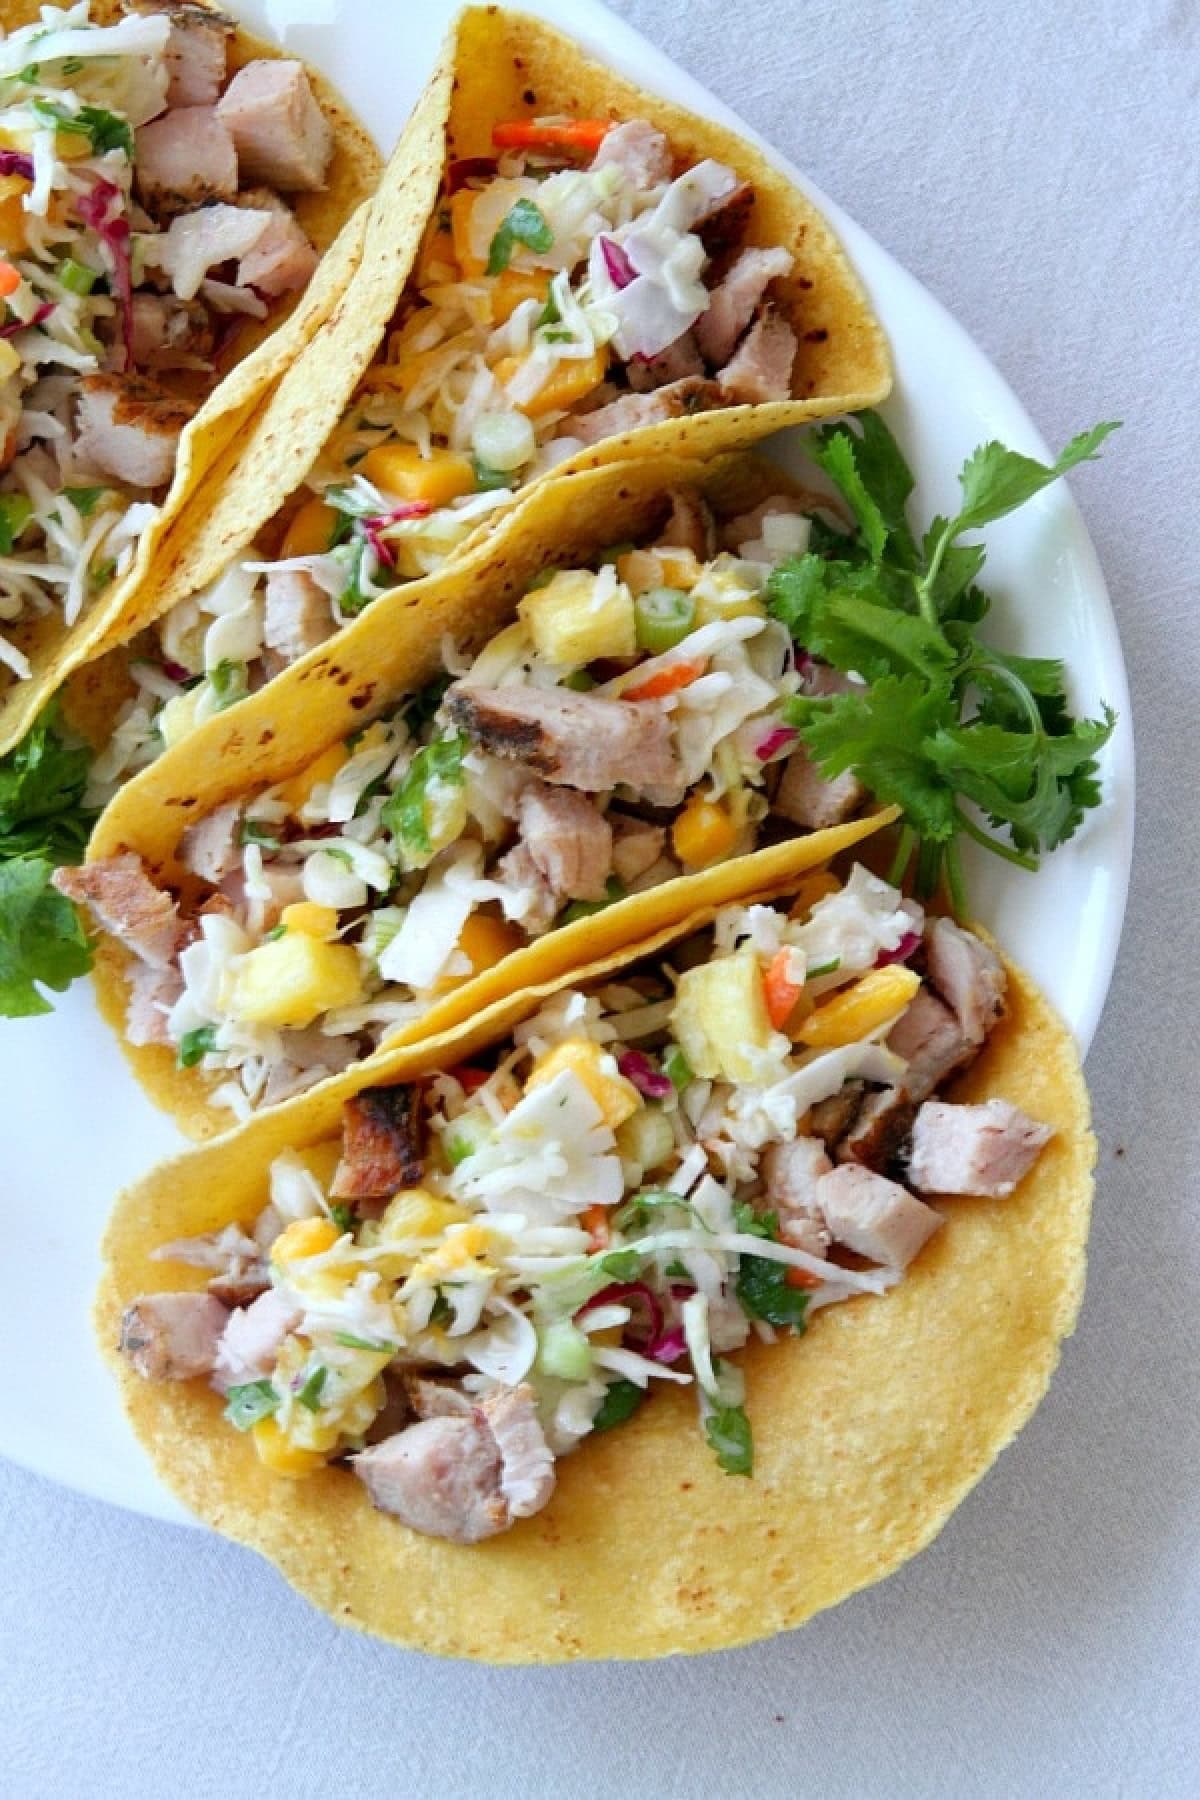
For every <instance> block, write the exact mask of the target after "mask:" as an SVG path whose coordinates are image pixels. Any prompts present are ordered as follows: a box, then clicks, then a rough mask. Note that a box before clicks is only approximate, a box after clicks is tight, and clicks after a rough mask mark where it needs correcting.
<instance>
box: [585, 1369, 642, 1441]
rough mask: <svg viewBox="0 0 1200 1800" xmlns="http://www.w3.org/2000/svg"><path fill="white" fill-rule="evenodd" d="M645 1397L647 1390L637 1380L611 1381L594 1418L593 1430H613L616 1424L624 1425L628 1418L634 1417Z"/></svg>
mask: <svg viewBox="0 0 1200 1800" xmlns="http://www.w3.org/2000/svg"><path fill="white" fill-rule="evenodd" d="M645 1398H646V1394H645V1390H644V1389H643V1388H640V1387H639V1386H638V1385H637V1383H636V1382H635V1381H610V1382H609V1384H608V1391H607V1393H606V1394H605V1396H604V1398H603V1400H602V1401H601V1402H600V1410H599V1411H598V1412H597V1414H596V1416H595V1418H594V1419H593V1420H592V1430H593V1431H611V1430H612V1428H613V1426H614V1425H623V1424H624V1423H625V1421H626V1419H631V1418H632V1417H633V1415H634V1413H635V1412H636V1411H637V1409H638V1407H639V1406H640V1405H641V1404H642V1401H643V1400H644V1399H645Z"/></svg>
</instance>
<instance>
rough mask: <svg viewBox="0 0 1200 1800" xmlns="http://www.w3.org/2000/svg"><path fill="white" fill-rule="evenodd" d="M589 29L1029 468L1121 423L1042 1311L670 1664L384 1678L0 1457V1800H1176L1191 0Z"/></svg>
mask: <svg viewBox="0 0 1200 1800" xmlns="http://www.w3.org/2000/svg"><path fill="white" fill-rule="evenodd" d="M617 4H618V6H619V10H620V11H621V12H622V13H624V14H625V15H626V16H627V17H628V18H629V19H630V21H631V22H632V23H634V24H635V25H637V26H639V27H640V28H641V29H642V30H643V31H644V32H645V33H646V34H647V35H648V36H650V37H652V38H654V39H656V40H657V41H658V42H660V43H662V44H663V45H664V47H665V48H666V49H668V50H669V51H670V52H671V53H672V54H673V55H674V56H675V57H676V59H677V60H678V61H680V62H681V63H682V64H683V65H684V66H685V67H687V68H690V69H691V70H693V71H694V72H695V73H696V74H697V75H698V76H699V77H700V78H701V79H702V80H703V81H705V82H706V83H707V84H708V85H710V86H711V87H712V88H713V89H715V90H716V92H717V93H719V94H720V95H722V96H723V97H724V98H725V99H726V100H728V101H729V102H730V103H731V104H732V105H733V106H735V107H736V108H737V109H738V110H739V111H740V112H742V113H743V114H744V115H745V116H746V117H747V118H748V119H750V120H751V121H752V122H753V123H754V124H755V125H756V126H757V127H758V128H759V129H760V130H761V131H763V132H764V133H765V134H766V136H767V137H768V138H769V139H771V140H773V141H774V142H775V143H777V144H778V145H779V146H780V147H781V148H782V149H783V150H785V151H787V152H788V154H790V155H791V156H792V157H793V158H794V159H795V160H796V161H797V162H798V163H800V164H801V165H802V166H803V167H805V168H807V169H808V170H810V171H811V173H812V175H813V176H814V178H815V179H816V180H817V181H818V182H820V183H821V184H822V185H823V186H824V187H825V188H826V189H827V191H828V192H829V193H831V194H833V195H835V196H836V197H837V198H838V199H839V200H840V201H841V202H842V203H843V204H844V205H845V206H846V207H847V208H848V210H849V211H850V212H851V213H853V214H854V215H856V216H857V218H858V219H859V220H861V222H862V223H863V224H864V225H865V226H866V227H867V228H868V229H869V230H870V231H872V232H873V233H874V234H875V235H876V236H877V237H879V238H880V239H881V240H882V241H883V242H884V243H885V244H886V245H888V246H889V247H890V248H891V249H892V250H893V251H894V252H895V253H896V254H897V256H899V257H900V258H901V259H902V260H903V261H904V262H905V263H907V264H908V266H909V267H910V268H911V269H913V270H914V272H915V273H916V274H918V275H919V276H920V277H921V278H922V279H923V280H924V281H925V282H927V283H928V285H929V286H930V287H931V288H932V289H933V290H934V292H935V293H936V294H938V295H939V296H940V298H941V299H942V300H943V301H945V302H946V304H947V305H948V306H949V307H950V309H951V311H952V312H954V313H955V314H956V315H957V317H958V318H959V319H960V320H961V321H962V322H963V324H964V325H965V326H966V327H967V328H968V329H969V330H970V331H971V332H972V333H973V334H974V335H975V337H976V338H977V339H978V340H979V342H980V343H981V344H982V345H983V346H984V348H985V349H986V350H987V351H988V352H989V353H990V354H991V355H992V357H993V358H994V359H995V361H996V362H997V363H998V364H999V366H1000V368H1001V369H1002V370H1004V372H1005V373H1006V374H1007V376H1008V377H1009V379H1010V380H1011V381H1012V383H1013V384H1014V386H1015V387H1016V388H1017V390H1018V392H1019V393H1020V394H1021V395H1022V396H1023V398H1024V399H1025V400H1026V402H1027V403H1028V405H1029V406H1030V408H1031V410H1032V412H1033V414H1034V417H1035V418H1036V420H1037V422H1038V424H1039V425H1040V427H1041V428H1042V430H1043V432H1044V433H1045V435H1046V437H1047V438H1048V439H1049V441H1050V442H1051V443H1052V444H1055V445H1057V444H1061V443H1063V442H1065V440H1066V439H1067V438H1068V437H1069V436H1070V435H1071V434H1072V433H1073V432H1074V431H1076V430H1078V429H1079V428H1080V427H1081V426H1083V425H1086V424H1089V423H1091V422H1092V421H1093V420H1094V419H1097V418H1100V417H1113V416H1116V417H1120V418H1123V419H1124V420H1125V421H1126V424H1125V429H1124V431H1123V432H1121V434H1120V435H1119V437H1118V439H1117V440H1116V441H1115V442H1114V444H1113V445H1112V446H1111V448H1110V450H1109V452H1108V453H1107V454H1106V457H1105V460H1104V461H1103V462H1102V463H1101V464H1099V465H1098V466H1096V467H1094V468H1091V469H1089V470H1088V471H1087V472H1086V475H1085V476H1084V478H1082V479H1081V480H1079V481H1078V483H1077V484H1076V491H1077V493H1078V495H1079V497H1080V499H1081V502H1082V505H1083V509H1084V513H1085V515H1086V517H1087V520H1088V523H1089V525H1090V527H1091V530H1092V532H1093V535H1094V537H1095V540H1096V543H1097V546H1098V548H1099V551H1100V555H1101V559H1102V561H1103V563H1104V567H1105V569H1106V572H1107V575H1108V579H1109V582H1110V584H1111V587H1112V590H1113V595H1114V599H1115V602H1116V606H1117V610H1118V615H1119V620H1120V625H1121V631H1122V634H1123V638H1124V644H1125V652H1126V656H1127V658H1128V661H1129V665H1130V673H1131V676H1132V682H1133V690H1134V701H1135V710H1136V713H1137V720H1138V727H1139V739H1140V743H1139V749H1140V784H1139V785H1140V806H1141V814H1140V832H1139V848H1138V859H1137V867H1136V870H1135V873H1134V882H1133V891H1132V896H1131V901H1130V910H1129V919H1128V925H1127V929H1126V936H1125V942H1124V947H1123V951H1122V956H1121V962H1120V966H1119V968H1118V971H1117V976H1116V981H1115V984H1114V987H1113V990H1112V995H1111V999H1110V1001H1109V1005H1108V1010H1107V1014H1106V1016H1105V1020H1104V1023H1103V1025H1102V1028H1101V1031H1100V1035H1099V1037H1098V1039H1097V1042H1096V1045H1095V1048H1094V1051H1093V1053H1092V1056H1091V1058H1090V1061H1089V1073H1090V1077H1091V1083H1092V1089H1093V1094H1094V1099H1095V1107H1096V1115H1097V1122H1098V1130H1099V1136H1100V1143H1101V1154H1100V1165H1099V1189H1098V1196H1097V1209H1096V1227H1095V1235H1094V1240H1093V1248H1092V1261H1091V1279H1090V1285H1089V1290H1088V1297H1087V1302H1086V1306H1085V1309H1084V1315H1083V1321H1082V1325H1081V1328H1080V1330H1079V1333H1078V1335H1077V1336H1076V1337H1075V1339H1074V1340H1073V1342H1072V1343H1071V1344H1070V1345H1069V1346H1068V1348H1067V1352H1066V1356H1065V1359H1064V1362H1063V1366H1062V1370H1061V1372H1060V1374H1059V1376H1058V1378H1057V1380H1056V1382H1055V1384H1054V1387H1053V1389H1052V1391H1051V1394H1050V1397H1049V1399H1048V1400H1047V1402H1046V1404H1045V1405H1044V1406H1043V1408H1042V1409H1041V1411H1040V1412H1039V1413H1038V1415H1037V1417H1036V1418H1035V1419H1034V1421H1033V1423H1032V1424H1031V1425H1030V1427H1029V1428H1028V1429H1027V1431H1026V1432H1025V1433H1024V1435H1023V1436H1022V1437H1021V1439H1020V1440H1019V1442H1018V1443H1017V1445H1016V1446H1015V1448H1014V1449H1012V1450H1011V1451H1010V1452H1008V1453H1007V1454H1006V1455H1005V1456H1004V1457H1002V1458H1001V1461H1000V1463H999V1465H998V1466H997V1468H996V1469H995V1470H994V1472H993V1473H992V1474H991V1476H990V1477H989V1478H988V1480H987V1481H986V1482H985V1483H984V1484H983V1486H982V1488H981V1489H980V1490H979V1491H977V1492H976V1493H975V1494H974V1495H973V1496H972V1498H971V1499H970V1500H969V1501H968V1502H967V1504H966V1505H965V1506H964V1507H963V1508H962V1510H961V1511H960V1513H959V1514H958V1515H957V1517H956V1518H955V1519H954V1520H953V1521H952V1523H951V1524H950V1526H949V1528H948V1529H947V1531H946V1532H945V1534H944V1535H943V1536H942V1538H941V1539H940V1540H939V1541H938V1543H937V1544H936V1545H935V1546H934V1548H933V1549H932V1550H931V1551H930V1552H928V1553H927V1554H926V1555H925V1556H923V1557H921V1558H920V1559H919V1560H918V1561H917V1562H916V1563H915V1564H912V1565H910V1566H909V1567H908V1568H907V1569H906V1570H904V1571H903V1572H902V1573H901V1574H899V1575H898V1576H896V1577H895V1578H894V1579H893V1580H891V1581H890V1582H887V1583H886V1584H884V1585H883V1586H882V1587H881V1588H878V1589H876V1590H875V1591H874V1592H871V1593H868V1594H864V1595H861V1596H859V1597H858V1598H857V1599H855V1600H853V1601H851V1602H849V1603H848V1604H847V1605H845V1606H843V1607H842V1608H841V1609H840V1610H839V1611H838V1612H837V1613H835V1614H833V1615H831V1616H829V1617H827V1618H825V1619H823V1620H821V1621H819V1622H817V1623H816V1624H815V1625H814V1626H812V1627H810V1628H809V1629H808V1630H807V1631H805V1632H802V1633H800V1634H797V1635H795V1636H793V1637H791V1638H789V1639H786V1640H783V1641H780V1642H776V1643H774V1644H769V1645H765V1646H760V1647H758V1648H756V1649H751V1650H747V1651H741V1652H735V1653H730V1654H727V1655H723V1656H715V1657H710V1658H708V1659H701V1660H693V1661H687V1662H674V1663H671V1664H667V1665H661V1664H660V1665H657V1666H654V1665H651V1666H647V1667H640V1668H639V1667H623V1668H622V1667H612V1668H568V1669H562V1670H542V1671H529V1672H520V1671H516V1672H505V1671H489V1670H485V1669H479V1668H472V1667H466V1666H447V1665H439V1664H436V1663H433V1662H428V1661H424V1660H422V1659H420V1658H417V1657H413V1656H407V1655H401V1654H399V1653H397V1652H394V1651H392V1650H390V1649H387V1648H385V1647H383V1646H381V1645H378V1644H374V1643H370V1642H367V1641H365V1640H362V1639H359V1638H356V1637H351V1636H348V1635H345V1634H341V1633H339V1632H337V1631H336V1630H335V1629H334V1628H333V1626H331V1625H329V1624H327V1623H326V1622H325V1620H324V1619H322V1618H320V1617H319V1616H317V1615H315V1614H313V1613H312V1612H310V1611H309V1610H308V1608H307V1607H306V1606H305V1605H304V1604H303V1603H302V1602H301V1601H300V1600H298V1599H296V1598H294V1597H293V1596H292V1595H291V1594H290V1593H289V1592H288V1590H287V1589H286V1588H285V1587H284V1586H283V1584H282V1583H281V1582H280V1581H279V1580H278V1579H277V1578H276V1577H275V1576H274V1575H272V1573H271V1572H270V1571H269V1570H268V1569H267V1568H266V1567H265V1566H264V1565H262V1564H260V1563H258V1562H257V1561H256V1560H255V1559H254V1558H253V1557H251V1556H249V1555H246V1554H244V1553H242V1552H240V1551H238V1550H235V1549H233V1548H232V1547H230V1546H227V1545H225V1544H223V1543H221V1542H219V1541H217V1540H216V1539H214V1538H210V1537H207V1536H205V1535H204V1534H202V1533H199V1532H184V1531H182V1530H177V1529H172V1528H169V1527H166V1526H161V1525H154V1524H150V1523H148V1522H147V1521H145V1520H143V1519H140V1518H136V1517H132V1516H129V1515H126V1514H123V1513H120V1512H117V1511H113V1510H110V1509H108V1508H105V1507H103V1506H100V1505H98V1504H92V1503H89V1502H85V1501H83V1500H80V1499H78V1498H76V1497H74V1496H73V1495H71V1494H69V1493H66V1492H62V1491H59V1490H57V1489H54V1488H52V1487H51V1486H49V1485H48V1484H46V1483H44V1482H41V1481H39V1480H36V1479H34V1478H32V1477H30V1476H28V1475H26V1474H24V1473H23V1472H21V1471H18V1470H16V1469H14V1468H11V1467H7V1466H0V1559H2V1567H0V1651H2V1667H3V1673H2V1676H0V1791H3V1792H4V1793H5V1794H12V1795H14V1796H19V1797H20V1800H26V1797H29V1796H35V1795H56V1796H57V1795H74V1794H80V1795H82V1794H85V1793H86V1794H88V1795H118V1794H120V1795H125V1794H148V1795H150V1796H157V1795H160V1794H161V1795H166V1794H175V1793H182V1794H186V1795H188V1796H189V1797H191V1796H195V1797H197V1800H199V1797H200V1796H204V1795H209V1794H213V1795H220V1796H222V1797H231V1796H237V1795H254V1796H263V1795H272V1796H274V1795H287V1796H291V1795H318V1794H320V1795H325V1794H331V1795H332V1794H337V1795H354V1796H360V1795H361V1796H375V1795H379V1796H384V1795H388V1796H390V1795H396V1794H415V1795H424V1794H436V1795H438V1796H452V1795H460V1794H488V1795H491V1794H495V1795H497V1796H498V1797H499V1796H502V1797H504V1800H508V1797H509V1796H512V1797H513V1800H516V1797H517V1796H525V1795H538V1796H541V1795H554V1796H563V1797H564V1800H566V1797H568V1796H570V1797H573V1796H577V1795H578V1796H580V1797H581V1800H582V1797H586V1800H597V1797H604V1796H609V1795H613V1796H618V1795H619V1796H622V1797H623V1800H624V1797H626V1796H629V1795H631V1794H636V1795H641V1794H646V1795H654V1796H659V1797H662V1800H665V1797H666V1796H670V1795H676V1794H678V1795H688V1796H692V1795H697V1794H701V1793H705V1794H707V1793H714V1794H717V1793H742V1794H753V1795H772V1796H773V1795H780V1796H782V1795H793V1794H797V1793H800V1794H810V1793H811V1794H823V1795H842V1794H845V1795H852V1794H853V1795H925V1794H931V1795H933V1794H936V1795H949V1794H953V1795H955V1796H966V1795H975V1794H981V1795H983V1794H986V1795H999V1794H1004V1795H1026V1794H1028V1795H1042V1794H1046V1793H1051V1792H1052V1793H1054V1794H1056V1795H1084V1794H1087V1795H1089V1796H1092V1795H1117V1794H1120V1795H1143V1794H1145V1795H1154V1796H1160V1795H1168V1794H1170V1795H1174V1794H1180V1795H1182V1794H1185V1793H1188V1794H1196V1793H1198V1792H1200V1768H1198V1758H1200V1707H1198V1705H1197V1694H1198V1692H1200V1650H1198V1645H1200V1559H1198V1557H1197V1544H1198V1543H1200V1500H1198V1498H1197V1478H1198V1476H1200V1454H1198V1452H1200V1428H1198V1424H1197V1405H1196V1397H1197V1376H1198V1375H1200V1365H1198V1357H1197V1348H1196V1346H1197V1342H1198V1341H1200V1325H1198V1320H1200V1216H1198V1205H1197V1203H1198V1201H1200V1134H1198V1132H1197V1127H1196V1114H1197V1105H1198V1102H1200V1093H1198V1084H1197V1079H1196V1044H1197V1037H1198V1021H1200V953H1198V950H1200V934H1198V933H1197V928H1196V923H1195V919H1196V893H1197V886H1198V882H1197V876H1198V875H1200V869H1198V866H1197V854H1196V841H1197V824H1198V820H1197V789H1198V786H1200V734H1198V731H1197V724H1196V720H1197V713H1198V711H1200V704H1198V703H1200V580H1198V576H1197V553H1196V530H1197V525H1196V517H1197V501H1198V499H1200V482H1198V480H1197V474H1196V452H1195V448H1194V445H1195V439H1196V408H1197V404H1198V402H1200V379H1198V375H1200V356H1198V353H1197V329H1198V327H1197V310H1196V292H1197V288H1196V271H1197V263H1198V251H1200V243H1198V233H1197V224H1196V221H1197V194H1196V146H1197V141H1198V140H1200V99H1198V95H1200V10H1198V9H1197V8H1196V7H1195V6H1194V5H1191V4H1188V0H1140V3H1139V4H1137V5H1134V6H1130V5H1129V4H1128V3H1127V0H1058V3H1057V4H1045V3H1039V0H1009V4H1007V5H1003V6H999V5H994V4H988V3H985V0H923V4H913V3H912V0H910V3H908V4H900V3H899V0H891V3H890V4H889V3H888V0H808V3H807V4H803V5H802V4H800V3H799V0H737V4H736V5H733V4H730V0H617ZM16 1198H17V1197H16V1196H9V1201H10V1203H11V1202H13V1201H14V1200H15V1199H16ZM6 1273H7V1278H8V1279H9V1280H19V1279H20V1270H19V1269H11V1268H10V1269H8V1270H7V1272H6ZM54 1353H55V1352H54V1343H53V1340H52V1338H49V1339H47V1341H45V1342H43V1343H40V1344H31V1345H30V1346H29V1359H28V1365H27V1366H25V1367H21V1368H9V1369H6V1370H4V1371H3V1372H0V1379H3V1380H6V1381H22V1382H25V1381H36V1379H37V1366H38V1361H39V1359H40V1358H41V1357H43V1356H53V1355H54ZM618 1574H619V1572H617V1571H614V1577H616V1576H617V1575H618ZM637 1603H638V1602H637V1595H636V1594H630V1595H629V1596H628V1604H629V1605H631V1606H636V1605H637Z"/></svg>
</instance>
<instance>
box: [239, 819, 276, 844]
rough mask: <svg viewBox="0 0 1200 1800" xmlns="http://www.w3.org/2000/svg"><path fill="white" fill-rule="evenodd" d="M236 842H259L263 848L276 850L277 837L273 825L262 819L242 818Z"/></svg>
mask: <svg viewBox="0 0 1200 1800" xmlns="http://www.w3.org/2000/svg"><path fill="white" fill-rule="evenodd" d="M238 843H239V844H242V845H245V844H259V845H261V846H262V848H263V849H264V850H278V848H279V839H278V838H277V837H276V835H275V830H274V827H273V826H271V825H268V824H266V823H265V822H264V821H263V820H262V819H243V820H242V822H241V825H240V826H239V827H238Z"/></svg>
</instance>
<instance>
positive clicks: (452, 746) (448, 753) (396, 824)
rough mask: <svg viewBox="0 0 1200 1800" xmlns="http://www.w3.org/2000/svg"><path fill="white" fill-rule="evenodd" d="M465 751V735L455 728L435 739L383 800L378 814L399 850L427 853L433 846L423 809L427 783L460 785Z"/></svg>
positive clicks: (427, 791) (419, 751)
mask: <svg viewBox="0 0 1200 1800" xmlns="http://www.w3.org/2000/svg"><path fill="white" fill-rule="evenodd" d="M466 752H467V739H466V736H465V734H464V733H463V732H461V731H457V732H454V733H452V734H451V736H449V737H444V738H436V739H435V740H434V742H433V743H432V744H426V745H425V746H424V747H423V748H422V749H420V750H418V751H417V753H416V755H415V756H414V757H413V759H412V761H411V763H410V764H409V765H408V769H407V771H406V773H405V776H404V779H403V781H402V782H401V783H400V785H399V787H397V788H395V789H393V791H392V793H391V794H390V795H389V796H388V798H387V800H386V801H385V802H384V807H383V815H382V818H383V824H384V827H385V829H386V830H388V831H390V832H391V834H392V836H393V837H394V838H395V840H396V842H397V844H398V845H399V846H400V848H401V849H402V850H404V851H408V852H410V853H411V854H415V855H422V856H428V855H429V852H430V850H431V849H432V848H433V843H432V840H431V838H430V836H429V820H428V810H427V809H428V798H429V788H430V785H431V783H432V782H434V781H443V782H448V783H449V784H450V785H451V786H453V787H461V786H462V785H463V782H464V780H465V776H464V775H463V767H462V763H463V757H464V756H465V755H466Z"/></svg>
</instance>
